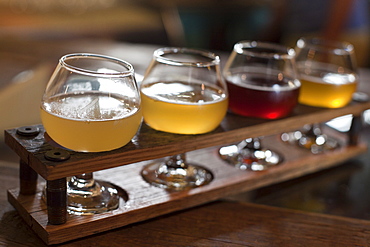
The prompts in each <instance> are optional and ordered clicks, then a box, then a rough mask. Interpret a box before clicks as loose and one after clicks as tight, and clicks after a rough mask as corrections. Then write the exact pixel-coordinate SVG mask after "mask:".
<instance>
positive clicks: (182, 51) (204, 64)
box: [153, 47, 220, 67]
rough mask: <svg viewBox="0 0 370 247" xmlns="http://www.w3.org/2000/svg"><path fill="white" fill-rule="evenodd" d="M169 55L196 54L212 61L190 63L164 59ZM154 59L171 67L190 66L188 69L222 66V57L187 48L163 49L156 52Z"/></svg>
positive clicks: (205, 51)
mask: <svg viewBox="0 0 370 247" xmlns="http://www.w3.org/2000/svg"><path fill="white" fill-rule="evenodd" d="M167 54H190V55H191V54H194V55H199V56H203V57H205V58H209V59H210V61H208V62H207V61H202V62H200V61H198V62H189V61H181V60H176V59H171V58H167V57H164V55H167ZM153 57H154V58H155V59H156V61H158V62H161V63H166V64H169V65H175V66H188V67H209V66H215V65H219V64H220V57H219V56H218V55H216V54H215V53H213V52H210V51H207V50H202V49H194V48H186V47H163V48H159V49H157V50H155V51H154V53H153Z"/></svg>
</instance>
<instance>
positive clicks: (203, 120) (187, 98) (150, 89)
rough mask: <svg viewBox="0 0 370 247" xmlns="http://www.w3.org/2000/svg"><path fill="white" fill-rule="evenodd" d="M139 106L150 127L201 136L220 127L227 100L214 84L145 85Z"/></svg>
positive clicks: (169, 83)
mask: <svg viewBox="0 0 370 247" xmlns="http://www.w3.org/2000/svg"><path fill="white" fill-rule="evenodd" d="M168 92H171V93H168ZM141 104H142V108H143V116H144V119H145V122H146V123H147V124H148V125H149V126H150V127H151V128H153V129H156V130H160V131H165V132H170V133H177V134H201V133H206V132H209V131H212V130H214V129H215V128H216V127H217V126H218V125H219V124H220V122H221V121H222V119H223V118H224V116H225V114H226V111H227V105H228V101H227V97H226V94H225V92H224V91H223V90H222V89H220V88H216V87H215V86H213V85H207V84H206V83H203V84H202V83H184V82H181V81H177V82H157V83H151V84H146V85H144V87H143V88H142V89H141Z"/></svg>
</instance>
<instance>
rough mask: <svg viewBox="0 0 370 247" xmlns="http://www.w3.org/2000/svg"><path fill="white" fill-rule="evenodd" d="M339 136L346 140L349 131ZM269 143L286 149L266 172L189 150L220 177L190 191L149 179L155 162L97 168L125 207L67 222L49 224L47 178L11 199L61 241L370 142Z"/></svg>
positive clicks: (269, 180) (310, 168) (339, 156)
mask: <svg viewBox="0 0 370 247" xmlns="http://www.w3.org/2000/svg"><path fill="white" fill-rule="evenodd" d="M336 137H340V138H342V140H345V137H343V136H340V135H336ZM263 142H264V145H265V146H267V147H270V148H273V149H274V150H276V151H279V152H280V153H283V154H284V157H285V161H284V162H283V163H282V164H280V165H278V166H276V167H274V168H271V169H269V170H267V171H262V172H251V171H240V170H238V169H236V168H234V167H232V166H230V165H228V164H226V163H225V162H224V161H223V160H221V159H220V158H219V157H218V147H211V148H206V149H201V150H196V151H193V152H189V153H188V160H189V161H193V162H196V163H199V164H202V165H203V166H205V167H207V168H208V169H210V170H211V171H212V172H213V174H214V180H213V181H212V182H211V183H210V184H209V185H206V186H203V187H200V188H195V189H192V190H189V191H182V192H169V191H166V190H163V189H160V188H156V187H153V186H150V185H149V184H148V183H146V182H145V181H144V180H143V179H142V178H141V176H140V171H141V169H142V167H143V166H144V165H146V164H148V163H149V162H151V161H144V162H139V163H135V164H131V165H130V166H121V167H117V168H113V169H108V170H104V171H100V172H96V173H95V178H96V179H103V180H106V181H110V182H113V183H115V184H116V185H118V186H120V187H121V188H122V189H123V190H124V196H123V198H122V200H121V205H120V207H119V209H117V210H114V211H112V212H109V213H104V214H99V215H93V216H74V215H68V219H67V223H65V224H63V225H49V224H48V223H47V222H48V217H47V210H46V205H45V203H44V202H43V200H42V198H41V189H42V188H43V185H42V183H40V186H39V190H38V193H37V194H36V195H31V196H24V195H20V194H19V190H18V189H14V190H9V191H8V200H9V202H10V203H11V204H12V205H13V206H14V207H15V208H16V209H17V210H18V212H19V213H20V215H21V216H22V217H23V218H24V220H25V221H26V222H27V224H28V225H29V226H30V227H31V228H32V229H33V230H34V231H35V232H36V233H37V234H38V235H39V237H40V238H42V239H43V241H45V243H47V244H57V243H62V242H66V241H69V240H73V239H77V238H80V237H85V236H89V235H92V234H96V233H99V232H103V231H107V230H111V229H114V228H118V227H122V226H126V225H129V224H131V223H135V222H140V221H143V220H147V219H150V218H154V217H156V216H160V215H164V214H167V213H170V212H175V211H178V210H181V209H185V208H189V207H193V206H196V205H200V204H203V203H206V202H210V201H213V200H217V199H219V198H222V197H225V196H228V195H233V194H236V193H239V192H244V191H248V190H252V189H256V188H259V187H262V186H266V185H270V184H274V183H278V182H281V181H285V180H288V179H292V178H296V177H299V176H303V175H305V174H309V173H313V172H315V171H319V170H323V169H326V168H329V167H332V166H335V165H338V164H340V161H344V160H347V159H349V158H351V157H354V156H357V155H359V154H361V153H363V152H365V151H366V149H367V147H366V145H365V144H359V145H356V146H344V147H342V148H340V149H338V150H336V151H333V152H329V153H325V154H320V155H312V154H311V153H309V152H308V151H306V150H302V149H300V148H298V147H294V146H291V145H289V144H286V143H282V142H281V141H280V139H279V136H278V135H275V136H269V137H265V138H264V139H263Z"/></svg>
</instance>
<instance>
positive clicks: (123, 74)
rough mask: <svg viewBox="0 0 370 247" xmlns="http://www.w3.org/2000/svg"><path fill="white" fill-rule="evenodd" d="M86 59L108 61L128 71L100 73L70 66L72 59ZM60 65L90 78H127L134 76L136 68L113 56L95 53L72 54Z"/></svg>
mask: <svg viewBox="0 0 370 247" xmlns="http://www.w3.org/2000/svg"><path fill="white" fill-rule="evenodd" d="M74 58H78V59H81V58H82V59H86V58H93V59H99V60H106V61H108V62H112V63H115V64H118V65H121V66H122V67H124V68H126V69H127V71H120V72H106V71H105V72H99V71H96V70H89V69H84V68H80V67H77V66H73V65H71V64H69V63H68V62H67V61H68V60H70V59H74ZM59 63H60V65H62V66H63V67H65V68H66V69H68V70H69V71H72V72H75V73H79V74H84V75H89V76H95V77H126V76H130V75H133V74H134V67H133V66H132V64H131V63H129V62H127V61H125V60H122V59H119V58H116V57H112V56H107V55H100V54H94V53H71V54H67V55H64V56H62V57H61V58H60V59H59Z"/></svg>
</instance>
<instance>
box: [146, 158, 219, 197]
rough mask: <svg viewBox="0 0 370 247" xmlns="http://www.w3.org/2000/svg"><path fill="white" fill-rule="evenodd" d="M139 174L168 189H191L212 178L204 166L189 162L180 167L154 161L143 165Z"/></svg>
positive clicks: (148, 180) (208, 181)
mask: <svg viewBox="0 0 370 247" xmlns="http://www.w3.org/2000/svg"><path fill="white" fill-rule="evenodd" d="M141 175H142V177H143V178H144V179H145V181H147V182H148V183H150V184H152V185H154V186H157V187H160V188H164V189H168V190H186V189H191V188H195V187H199V186H203V185H206V184H209V183H210V182H211V181H212V179H213V175H212V173H211V172H210V171H208V170H207V169H206V168H204V167H201V166H198V165H195V164H189V163H186V167H180V166H169V165H167V164H166V163H165V162H163V163H161V162H159V163H155V162H154V163H151V164H149V165H147V166H145V167H144V169H143V170H142V171H141Z"/></svg>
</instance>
